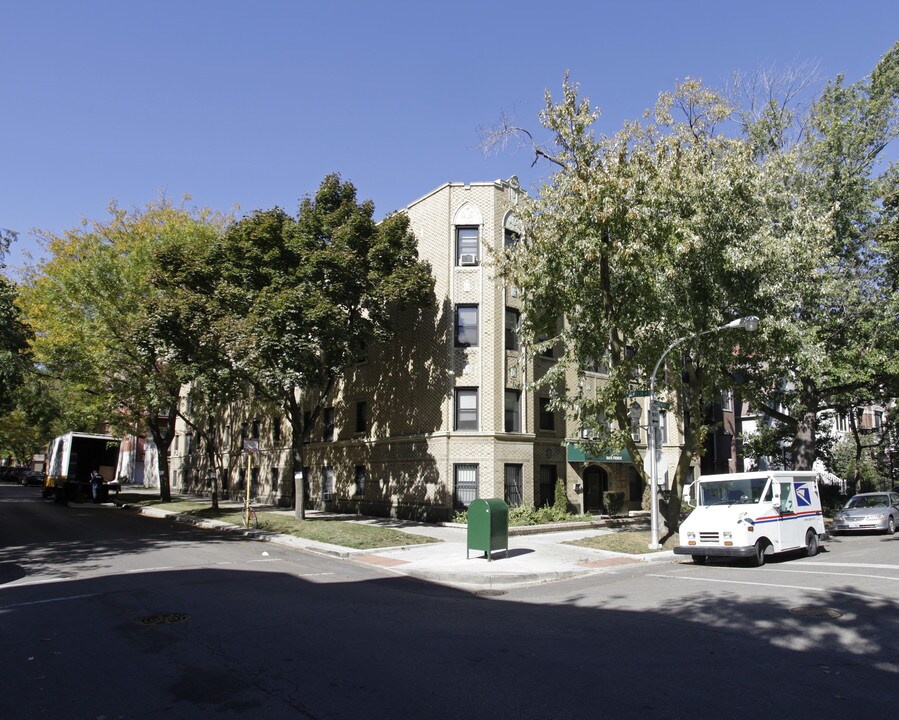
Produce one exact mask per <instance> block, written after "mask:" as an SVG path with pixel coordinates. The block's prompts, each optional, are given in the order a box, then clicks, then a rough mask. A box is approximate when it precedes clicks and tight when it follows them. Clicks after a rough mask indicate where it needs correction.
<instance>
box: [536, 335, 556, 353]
mask: <svg viewBox="0 0 899 720" xmlns="http://www.w3.org/2000/svg"><path fill="white" fill-rule="evenodd" d="M548 341H549V335H541V336H539V337H538V338H537V343H538V344H541V345H542V344H543V343H546V342H548ZM540 356H541V357H545V358H551V357H553V344H552V343H549V345H547V346H546V347H544V348H543V349H542V350H541V351H540Z"/></svg>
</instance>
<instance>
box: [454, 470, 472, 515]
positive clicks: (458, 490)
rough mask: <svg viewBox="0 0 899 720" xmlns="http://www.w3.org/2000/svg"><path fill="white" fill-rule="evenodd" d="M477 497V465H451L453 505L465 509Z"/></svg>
mask: <svg viewBox="0 0 899 720" xmlns="http://www.w3.org/2000/svg"><path fill="white" fill-rule="evenodd" d="M477 497H478V466H477V464H459V465H453V505H454V506H455V507H463V508H467V507H468V506H469V505H471V503H472V502H473V501H474V500H477Z"/></svg>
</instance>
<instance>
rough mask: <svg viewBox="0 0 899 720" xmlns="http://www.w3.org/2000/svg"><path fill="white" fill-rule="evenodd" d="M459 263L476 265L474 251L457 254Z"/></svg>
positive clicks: (476, 257) (476, 259) (476, 258)
mask: <svg viewBox="0 0 899 720" xmlns="http://www.w3.org/2000/svg"><path fill="white" fill-rule="evenodd" d="M459 264H460V265H477V264H478V256H477V255H475V254H474V253H462V254H461V255H460V256H459Z"/></svg>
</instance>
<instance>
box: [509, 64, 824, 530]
mask: <svg viewBox="0 0 899 720" xmlns="http://www.w3.org/2000/svg"><path fill="white" fill-rule="evenodd" d="M731 113H732V108H731V106H730V105H729V104H728V103H727V102H726V101H725V100H724V99H723V98H722V97H721V96H720V95H719V94H717V93H715V92H713V91H711V90H709V89H707V88H705V87H704V86H703V85H702V84H701V83H699V82H697V81H693V80H688V81H685V82H683V83H680V84H679V85H678V86H677V87H676V88H675V90H674V91H673V92H671V93H665V94H663V95H662V96H660V99H659V102H658V104H657V107H656V113H655V122H650V121H649V120H648V119H647V120H645V121H643V122H630V123H626V124H625V127H624V128H623V129H622V130H621V131H619V132H618V133H617V134H615V135H614V136H611V137H597V136H596V135H595V134H594V132H593V130H592V125H593V123H594V121H595V120H596V118H597V116H598V111H595V110H593V109H592V108H591V107H590V104H589V101H588V100H586V99H582V98H580V97H578V89H577V87H576V86H574V85H572V84H570V83H569V82H568V80H567V78H566V80H565V82H564V85H563V97H562V99H561V100H560V101H559V102H558V103H555V102H553V100H552V98H551V97H550V96H549V94H547V97H546V106H545V108H544V110H543V111H542V113H541V122H542V124H543V126H544V127H545V128H546V129H548V130H549V131H550V132H551V133H552V134H553V138H554V142H553V145H552V147H551V148H547V147H543V148H540V149H539V150H540V151H539V153H538V155H539V156H542V157H544V158H548V159H549V160H550V161H552V162H553V163H555V164H556V165H557V166H558V168H559V169H558V170H557V172H556V173H555V174H554V175H553V176H552V178H551V180H550V181H549V182H548V183H547V184H545V185H544V186H543V187H542V188H541V189H540V194H539V197H538V198H536V199H535V201H534V202H533V203H532V204H530V205H529V206H527V207H526V208H525V209H524V214H525V216H526V217H525V225H526V231H525V234H524V236H523V238H522V240H521V242H519V243H518V244H517V245H516V246H515V249H514V250H512V251H507V253H506V254H505V256H504V257H502V258H500V261H499V267H500V272H501V274H502V275H503V276H504V277H505V278H506V279H507V281H508V282H509V283H510V284H511V285H513V286H515V287H518V288H520V289H521V290H522V293H523V297H524V298H525V312H524V313H523V316H522V323H521V324H522V334H523V336H524V337H525V339H526V340H527V339H528V338H530V339H531V344H532V345H533V346H534V347H536V348H538V349H539V347H540V345H539V343H538V344H536V345H534V342H533V341H534V339H535V338H540V337H549V338H550V340H549V341H551V342H553V343H556V344H558V345H561V346H562V348H563V351H562V353H561V356H560V358H559V360H558V362H557V363H556V365H555V366H554V367H553V369H552V370H550V371H549V373H548V374H547V375H546V376H545V377H544V378H542V379H541V382H542V383H545V384H546V385H547V386H548V387H549V388H550V390H551V392H552V393H554V402H555V404H556V406H557V407H562V408H564V409H565V410H566V411H567V412H568V414H569V416H571V417H574V418H575V419H576V420H577V421H578V422H579V423H580V424H581V425H582V426H584V427H590V428H593V430H594V437H595V438H596V439H595V440H594V445H595V446H596V449H599V450H606V451H608V450H612V449H615V448H620V447H626V448H627V449H628V451H629V452H630V454H631V457H632V458H634V461H635V466H636V467H637V469H638V471H639V472H640V473H641V474H643V476H644V479H646V475H645V472H644V469H643V466H644V462H643V458H642V457H641V454H640V450H639V448H638V447H637V445H636V444H635V442H634V440H633V438H632V433H631V420H630V417H629V415H628V409H629V408H628V404H629V400H628V397H627V391H628V389H629V388H630V387H632V384H633V383H634V382H635V381H639V382H640V383H641V384H643V386H644V387H645V385H646V383H647V382H648V375H649V373H650V372H651V370H652V368H653V367H654V366H655V364H656V362H657V361H658V360H659V358H661V357H662V356H663V353H664V352H665V351H666V349H667V348H668V347H669V346H670V345H672V344H674V343H675V341H677V340H678V339H680V338H684V337H687V338H689V337H693V336H700V335H701V336H702V337H699V338H697V339H695V340H692V341H688V342H683V343H681V344H679V345H678V346H677V347H676V349H674V350H673V351H672V352H671V353H670V354H669V355H668V356H667V362H666V363H665V364H664V365H663V366H662V367H661V368H660V374H659V377H658V378H657V380H658V387H659V389H660V390H661V394H662V395H663V396H667V398H668V399H669V401H670V402H671V403H672V405H673V406H674V409H675V410H676V411H678V412H677V413H676V414H677V415H678V416H679V417H682V418H684V425H683V428H682V429H683V435H684V445H683V446H682V450H681V453H680V457H679V459H678V463H677V470H676V473H675V477H674V478H673V480H672V486H671V490H672V491H671V493H670V495H669V496H667V497H663V498H662V499H661V510H662V513H663V516H664V517H665V520H666V524H667V527H668V531H667V533H666V534H665V536H664V537H663V538H662V541H663V542H664V541H665V540H666V539H667V538H668V537H670V535H671V534H672V533H673V532H675V531H676V528H677V525H678V521H679V514H680V489H681V487H682V484H683V481H684V478H685V477H686V474H687V470H688V468H689V466H690V464H691V461H692V459H693V458H694V456H695V455H696V454H697V453H699V452H701V450H702V447H703V443H704V440H705V436H706V434H707V432H708V431H709V429H710V428H709V426H708V425H707V424H705V422H704V421H703V418H704V416H705V413H704V412H703V410H704V409H705V404H706V403H707V402H708V399H709V398H710V397H711V395H712V392H713V391H714V390H720V389H723V388H727V387H731V386H733V384H734V371H735V369H737V368H739V367H740V366H741V363H742V361H743V359H744V358H745V357H749V356H751V355H752V354H753V353H755V352H757V350H758V349H759V348H761V347H764V346H766V345H776V344H777V343H779V342H781V335H782V329H783V325H784V324H786V323H787V320H786V317H787V316H788V315H789V308H790V307H791V306H792V304H794V303H795V302H796V298H795V297H794V296H793V293H792V287H793V286H794V283H795V280H796V278H797V277H798V276H801V275H803V274H806V273H808V272H810V269H811V268H812V267H813V262H814V260H815V258H816V252H815V249H816V242H815V241H814V238H815V237H816V235H817V234H818V233H819V232H820V230H821V225H820V222H819V219H818V218H816V217H815V216H813V215H810V214H808V213H806V212H804V210H803V208H802V207H801V205H800V204H798V203H797V202H796V198H795V195H793V194H792V193H791V192H790V187H789V185H788V184H786V183H785V182H784V178H785V177H789V176H790V174H791V173H792V172H793V167H792V165H791V163H790V158H787V157H782V156H778V158H777V159H776V160H777V161H776V162H771V163H763V162H759V161H758V160H757V159H756V158H755V157H754V156H753V153H752V148H751V146H750V145H749V143H747V142H746V141H745V140H742V139H740V138H729V137H726V136H724V135H723V134H721V133H720V131H719V130H718V129H717V128H718V126H719V125H720V124H721V123H723V122H725V121H726V120H728V118H729V117H730V116H731ZM521 132H522V131H521V130H520V129H519V128H514V127H511V126H506V127H502V128H500V129H499V134H500V137H507V136H509V135H510V134H514V133H519V134H520V133H521ZM791 208H792V209H793V212H792V213H791V212H789V210H790V209H791ZM763 309H764V311H765V312H762V310H763ZM746 315H765V316H766V320H765V323H764V325H763V330H762V331H761V332H759V333H757V335H758V337H749V336H742V335H741V336H739V337H737V336H735V335H734V334H733V333H732V332H722V333H714V334H707V333H706V332H705V331H707V330H709V329H712V328H716V327H719V326H721V325H724V324H726V323H728V322H730V321H732V320H733V319H735V318H739V317H742V316H746ZM771 315H773V316H774V318H781V319H780V320H769V319H767V316H771ZM559 317H564V318H565V322H564V325H563V328H562V330H561V331H560V332H557V331H556V327H555V326H556V323H557V318H559ZM600 358H602V359H604V361H603V364H604V365H607V366H608V367H609V380H608V382H607V383H605V384H603V385H602V386H601V387H600V388H599V389H598V390H597V392H596V394H595V395H587V394H586V393H584V392H582V391H580V388H581V387H582V383H580V382H578V383H575V384H572V383H571V382H570V381H569V382H568V383H567V384H566V379H568V378H569V377H570V372H571V371H574V372H575V373H583V371H584V370H585V368H586V367H588V366H589V365H590V364H592V363H595V361H596V360H597V359H600Z"/></svg>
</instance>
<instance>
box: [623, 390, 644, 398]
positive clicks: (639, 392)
mask: <svg viewBox="0 0 899 720" xmlns="http://www.w3.org/2000/svg"><path fill="white" fill-rule="evenodd" d="M627 396H628V397H629V398H635V397H649V390H642V389H640V390H628V391H627Z"/></svg>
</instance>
